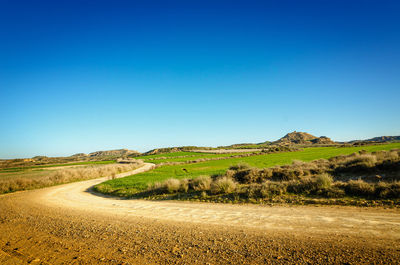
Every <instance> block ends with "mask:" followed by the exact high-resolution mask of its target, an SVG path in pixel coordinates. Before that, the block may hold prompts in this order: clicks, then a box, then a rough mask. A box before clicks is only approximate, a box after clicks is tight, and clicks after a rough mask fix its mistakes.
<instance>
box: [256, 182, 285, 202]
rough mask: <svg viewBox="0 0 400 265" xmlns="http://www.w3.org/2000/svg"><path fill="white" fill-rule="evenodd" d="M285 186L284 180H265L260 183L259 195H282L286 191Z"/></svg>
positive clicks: (264, 196)
mask: <svg viewBox="0 0 400 265" xmlns="http://www.w3.org/2000/svg"><path fill="white" fill-rule="evenodd" d="M286 188H287V185H286V183H285V182H274V181H266V182H264V183H263V184H262V185H261V188H260V195H261V197H263V198H266V197H268V196H270V195H282V194H284V193H285V192H286Z"/></svg>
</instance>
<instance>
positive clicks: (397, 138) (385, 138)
mask: <svg viewBox="0 0 400 265" xmlns="http://www.w3.org/2000/svg"><path fill="white" fill-rule="evenodd" d="M398 141H400V136H378V137H374V138H371V139H366V140H353V141H349V143H357V142H358V143H360V142H361V143H362V142H371V143H386V142H398Z"/></svg>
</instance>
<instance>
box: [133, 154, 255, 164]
mask: <svg viewBox="0 0 400 265" xmlns="http://www.w3.org/2000/svg"><path fill="white" fill-rule="evenodd" d="M248 153H254V152H241V153H226V154H210V153H195V152H176V153H167V154H162V155H149V156H139V157H135V159H142V160H143V161H144V162H149V163H153V164H161V163H166V162H187V161H191V160H196V159H209V158H218V157H230V156H235V155H242V154H248Z"/></svg>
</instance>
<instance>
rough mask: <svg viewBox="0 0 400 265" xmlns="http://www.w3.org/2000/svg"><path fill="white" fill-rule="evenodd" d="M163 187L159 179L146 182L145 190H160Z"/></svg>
mask: <svg viewBox="0 0 400 265" xmlns="http://www.w3.org/2000/svg"><path fill="white" fill-rule="evenodd" d="M163 188H164V184H163V183H161V182H159V181H156V182H154V183H148V184H147V190H148V191H151V190H154V191H155V190H162V189H163Z"/></svg>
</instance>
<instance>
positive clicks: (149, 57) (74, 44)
mask: <svg viewBox="0 0 400 265" xmlns="http://www.w3.org/2000/svg"><path fill="white" fill-rule="evenodd" d="M398 14H400V4H399V2H398V1H324V0H320V1H136V2H135V1H17V0H15V1H4V0H0V121H1V130H0V158H14V157H32V156H35V155H48V156H62V155H71V154H74V153H78V152H86V153H88V152H92V151H96V150H106V149H117V148H129V149H135V150H139V151H147V150H149V149H152V148H156V147H167V146H181V145H199V146H218V145H226V144H233V143H240V142H263V141H266V140H276V139H278V138H280V137H282V136H283V135H284V134H286V133H287V132H290V131H293V130H297V131H306V132H309V133H311V134H314V135H317V136H320V135H326V136H328V137H331V138H332V139H334V140H338V141H345V140H352V139H365V138H370V137H374V136H380V135H399V134H400V118H399V114H400V113H399V105H400V104H399V99H400V85H399V84H400V16H399V15H398Z"/></svg>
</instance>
